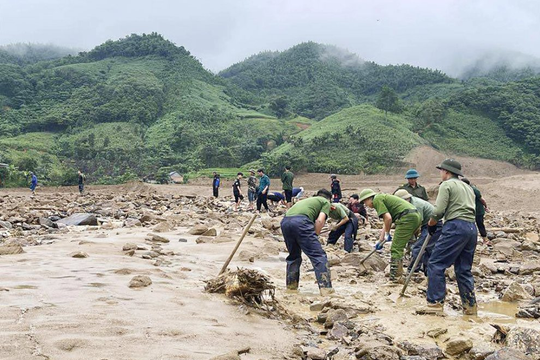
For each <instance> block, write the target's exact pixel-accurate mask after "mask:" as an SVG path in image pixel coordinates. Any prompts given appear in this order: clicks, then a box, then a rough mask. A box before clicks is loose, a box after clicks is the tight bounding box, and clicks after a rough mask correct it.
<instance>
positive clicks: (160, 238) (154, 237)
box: [150, 234, 170, 243]
mask: <svg viewBox="0 0 540 360" xmlns="http://www.w3.org/2000/svg"><path fill="white" fill-rule="evenodd" d="M150 236H152V237H151V238H150V240H152V241H153V242H160V243H168V242H170V240H169V239H167V238H164V237H163V236H160V235H156V234H150Z"/></svg>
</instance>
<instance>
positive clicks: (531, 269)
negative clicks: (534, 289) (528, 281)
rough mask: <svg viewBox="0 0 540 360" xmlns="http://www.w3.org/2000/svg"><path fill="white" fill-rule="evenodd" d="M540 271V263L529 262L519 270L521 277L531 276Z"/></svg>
mask: <svg viewBox="0 0 540 360" xmlns="http://www.w3.org/2000/svg"><path fill="white" fill-rule="evenodd" d="M538 271H540V261H529V262H526V263H525V264H523V266H522V267H521V268H520V269H519V273H520V274H521V275H530V274H532V273H535V272H538Z"/></svg>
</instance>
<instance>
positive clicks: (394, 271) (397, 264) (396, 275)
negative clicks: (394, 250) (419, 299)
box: [390, 259, 403, 283]
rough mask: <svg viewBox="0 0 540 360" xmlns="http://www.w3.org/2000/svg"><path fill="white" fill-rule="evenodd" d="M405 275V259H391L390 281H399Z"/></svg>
mask: <svg viewBox="0 0 540 360" xmlns="http://www.w3.org/2000/svg"><path fill="white" fill-rule="evenodd" d="M402 277H403V260H402V259H390V281H391V282H394V283H398V282H399V280H400V279H401V278H402Z"/></svg>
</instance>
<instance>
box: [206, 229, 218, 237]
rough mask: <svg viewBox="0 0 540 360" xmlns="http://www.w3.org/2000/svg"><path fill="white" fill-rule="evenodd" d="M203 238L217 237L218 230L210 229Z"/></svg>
mask: <svg viewBox="0 0 540 360" xmlns="http://www.w3.org/2000/svg"><path fill="white" fill-rule="evenodd" d="M203 236H217V230H216V229H214V228H210V229H208V230H206V231H205V232H204V233H203Z"/></svg>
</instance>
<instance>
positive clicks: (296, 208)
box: [281, 189, 334, 295]
mask: <svg viewBox="0 0 540 360" xmlns="http://www.w3.org/2000/svg"><path fill="white" fill-rule="evenodd" d="M331 198H332V194H331V193H330V192H329V191H328V190H325V189H321V190H319V191H318V192H317V195H315V196H314V197H311V198H308V199H304V200H300V201H299V202H297V203H296V204H295V205H293V206H292V207H291V208H290V209H289V210H288V211H287V213H286V214H285V217H284V218H283V220H281V232H282V233H283V238H284V239H285V245H286V246H287V250H288V251H289V256H287V276H286V283H287V289H289V290H297V289H298V283H299V281H300V265H301V264H302V252H303V253H304V254H306V255H307V257H308V258H309V260H310V261H311V264H312V265H313V269H314V270H315V277H316V278H317V283H318V285H319V290H320V292H321V295H328V294H331V293H333V292H334V290H333V289H332V281H331V279H330V270H329V269H328V257H327V256H326V252H325V251H324V250H323V248H322V246H321V243H320V242H319V234H320V233H321V230H322V228H323V226H324V224H325V222H326V219H327V217H328V214H329V213H330V199H331Z"/></svg>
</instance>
